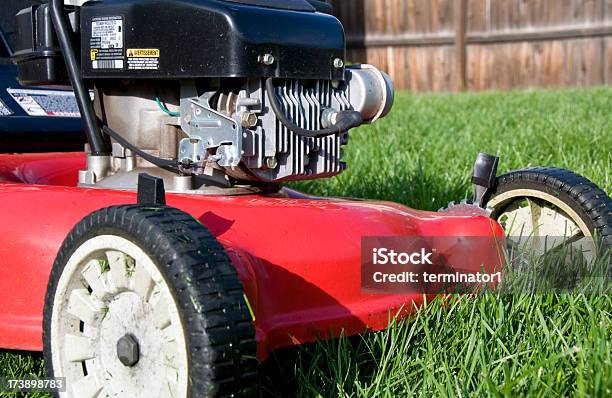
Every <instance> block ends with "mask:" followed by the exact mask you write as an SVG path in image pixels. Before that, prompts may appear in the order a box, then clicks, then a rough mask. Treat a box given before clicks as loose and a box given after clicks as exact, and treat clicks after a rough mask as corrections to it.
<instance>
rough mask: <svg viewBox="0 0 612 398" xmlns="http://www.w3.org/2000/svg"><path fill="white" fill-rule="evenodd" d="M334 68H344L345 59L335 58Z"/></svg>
mask: <svg viewBox="0 0 612 398" xmlns="http://www.w3.org/2000/svg"><path fill="white" fill-rule="evenodd" d="M334 68H336V69H342V68H344V61H343V60H342V59H341V58H336V59H334Z"/></svg>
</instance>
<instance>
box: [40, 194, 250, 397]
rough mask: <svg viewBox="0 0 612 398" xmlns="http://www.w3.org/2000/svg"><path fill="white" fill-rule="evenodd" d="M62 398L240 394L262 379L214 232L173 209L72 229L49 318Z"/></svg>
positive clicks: (51, 359)
mask: <svg viewBox="0 0 612 398" xmlns="http://www.w3.org/2000/svg"><path fill="white" fill-rule="evenodd" d="M43 323H44V325H43V327H44V329H43V340H44V355H45V363H46V367H47V373H48V375H49V376H50V377H65V378H66V385H67V391H66V392H65V393H61V394H60V395H61V396H62V397H107V396H108V397H147V398H148V397H210V396H232V395H237V394H239V393H241V392H243V391H244V390H245V389H247V388H249V387H250V385H251V384H252V383H253V381H254V375H255V366H256V362H255V353H256V346H255V331H254V327H253V324H252V322H251V317H250V312H249V310H248V306H247V304H246V302H245V298H244V295H243V291H242V286H241V284H240V281H239V280H238V277H237V274H236V271H235V269H234V268H233V266H232V265H231V264H230V261H229V258H228V257H227V255H226V254H225V252H224V250H223V248H222V246H221V245H220V244H219V243H218V242H217V240H216V239H215V238H214V236H213V235H212V234H210V232H209V231H208V230H207V229H206V228H205V227H204V226H203V225H201V224H200V223H198V222H197V221H196V220H195V219H194V218H193V217H191V216H190V215H188V214H186V213H184V212H182V211H179V210H177V209H173V208H169V207H159V208H152V207H142V206H137V205H134V206H118V207H110V208H106V209H102V210H99V211H97V212H95V213H93V214H91V215H90V216H88V217H86V218H85V219H84V220H83V221H81V222H80V223H79V224H77V225H76V226H75V227H74V229H73V230H72V231H71V232H70V234H69V235H68V237H67V238H66V240H65V241H64V244H63V246H62V248H61V250H60V252H59V254H58V256H57V259H56V261H55V263H54V266H53V269H52V272H51V276H50V280H49V285H48V289H47V295H46V299H45V310H44V322H43Z"/></svg>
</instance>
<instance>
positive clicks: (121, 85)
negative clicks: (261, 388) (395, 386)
mask: <svg viewBox="0 0 612 398" xmlns="http://www.w3.org/2000/svg"><path fill="white" fill-rule="evenodd" d="M17 24H18V32H19V39H18V44H17V45H16V48H15V49H14V54H13V60H14V61H15V63H16V64H17V67H18V73H19V79H20V81H21V82H22V83H23V84H28V85H41V86H58V85H71V86H72V88H73V89H74V93H75V97H76V100H77V103H78V106H79V110H80V114H81V116H82V121H83V125H84V129H85V133H86V136H87V145H86V147H85V151H84V152H82V153H46V154H11V155H0V212H1V213H0V214H2V223H0V236H2V239H3V244H2V245H0V258H1V259H2V260H1V265H0V347H3V348H6V349H19V350H32V351H39V350H42V351H43V352H44V357H45V366H46V367H47V373H48V375H49V376H50V377H62V378H65V380H66V385H67V390H66V391H65V392H60V393H59V395H60V396H66V397H106V396H109V397H147V396H153V397H209V396H237V395H240V394H248V391H252V390H250V389H252V388H253V386H254V384H255V383H256V371H257V363H258V361H263V360H265V359H266V358H267V357H268V355H269V354H270V353H271V352H273V351H274V350H277V349H279V348H282V347H288V346H293V345H300V344H305V343H311V342H314V341H316V340H317V339H328V338H334V337H337V336H339V335H341V334H343V335H345V336H351V335H357V334H361V333H364V332H366V331H377V330H382V329H385V328H386V327H387V326H388V325H389V321H390V320H391V319H393V318H395V317H398V318H401V317H405V316H407V315H409V314H410V312H411V311H412V310H413V309H414V306H415V305H419V304H421V303H422V302H423V300H425V297H426V296H424V295H423V294H420V293H416V292H415V293H395V292H389V293H387V294H384V293H383V294H380V293H378V294H375V293H372V292H368V291H367V290H364V289H362V284H361V279H360V278H361V275H360V269H361V268H360V267H361V259H362V247H361V243H362V238H363V237H398V236H399V237H402V236H407V237H446V238H456V240H457V243H456V244H454V245H450V246H448V245H447V246H443V247H442V246H440V247H434V248H433V249H436V250H437V251H438V254H439V255H440V256H443V257H446V258H453V259H458V260H459V261H460V260H461V258H464V257H468V256H469V257H470V258H472V259H475V260H474V264H473V265H472V266H474V267H479V266H480V265H479V264H483V263H488V264H491V265H492V266H494V267H495V266H498V265H501V262H502V260H503V259H502V258H501V255H500V248H499V247H498V246H492V245H490V244H488V243H486V242H490V241H499V240H503V239H504V235H505V234H506V232H508V230H509V229H511V228H512V227H511V226H509V225H507V222H506V221H507V219H508V217H509V216H512V217H513V218H518V219H519V220H520V222H521V223H522V226H523V227H522V229H526V228H531V233H533V234H540V233H560V231H556V230H554V228H562V229H563V228H565V229H567V228H568V226H569V227H571V228H573V229H572V232H573V234H574V235H576V236H592V235H594V234H599V235H601V236H603V237H605V239H607V242H609V239H610V236H611V234H612V229H611V223H612V219H611V216H610V211H611V210H612V205H611V202H610V199H609V198H608V197H607V196H606V194H605V193H604V192H603V191H602V190H601V189H599V188H597V187H596V186H595V185H594V184H592V183H591V182H589V181H588V180H586V179H584V178H582V177H580V176H578V175H576V174H573V173H571V172H568V171H563V170H560V169H550V168H536V169H528V170H523V171H518V172H513V173H510V174H507V175H505V176H502V177H499V178H496V171H497V165H498V159H497V158H496V157H493V156H488V155H484V154H483V155H479V157H478V160H477V162H476V164H475V166H474V173H473V174H474V175H473V178H472V179H473V182H474V186H475V195H474V198H472V200H471V201H470V202H469V203H468V202H466V203H462V204H458V205H452V206H449V207H448V208H447V209H445V210H444V211H442V212H427V211H418V210H412V209H409V208H406V207H404V206H402V205H399V204H395V203H387V202H375V201H365V200H354V199H344V198H321V197H311V196H308V195H306V194H302V193H299V192H296V191H294V190H291V189H288V188H286V187H283V184H285V183H287V182H292V181H299V180H308V179H317V178H328V177H333V176H336V175H338V174H340V173H342V172H344V171H345V169H346V168H347V165H346V164H345V163H344V162H343V161H342V159H343V158H342V149H343V147H344V146H345V145H347V144H348V142H349V131H350V130H351V129H353V128H355V127H358V126H360V125H363V124H367V123H374V122H376V121H377V120H378V119H380V118H383V117H385V116H386V115H387V114H388V113H389V111H390V110H391V108H392V104H393V95H394V90H393V85H392V83H391V80H390V79H389V77H388V76H387V75H386V74H385V73H383V72H381V71H380V70H378V69H377V68H375V67H373V66H370V65H348V62H347V59H346V55H345V36H344V31H343V27H342V25H341V23H340V22H339V21H338V20H337V19H336V18H335V17H333V16H332V15H331V8H330V6H329V5H328V4H327V3H326V2H323V1H315V0H282V1H281V0H267V1H264V0H226V1H221V0H147V1H145V0H104V1H79V0H66V1H64V0H51V1H49V2H47V3H42V4H39V5H36V6H33V7H29V8H26V9H24V10H22V11H20V12H19V13H18V14H17ZM90 90H91V91H92V92H93V101H92V99H91V94H90ZM359 133H365V132H363V131H361V132H359ZM389 150H394V149H393V148H389ZM399 150H401V148H399ZM381 161H384V159H381ZM372 172H376V171H375V170H374V171H372ZM525 200H526V201H527V203H528V205H527V206H524V205H523V203H524V201H525ZM491 211H492V212H491ZM513 225H514V224H513ZM504 227H505V228H506V230H504ZM464 237H482V238H485V239H484V240H483V241H482V242H483V243H482V245H481V246H479V247H474V246H473V245H472V246H470V247H467V246H464V245H461V240H462V239H463V238H464ZM468 266H469V265H468Z"/></svg>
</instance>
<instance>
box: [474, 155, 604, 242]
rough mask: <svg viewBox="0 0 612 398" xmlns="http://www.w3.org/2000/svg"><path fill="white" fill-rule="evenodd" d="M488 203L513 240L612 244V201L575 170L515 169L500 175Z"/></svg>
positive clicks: (490, 193)
mask: <svg viewBox="0 0 612 398" xmlns="http://www.w3.org/2000/svg"><path fill="white" fill-rule="evenodd" d="M485 203H486V206H487V207H489V208H491V209H492V214H491V217H492V218H494V219H495V220H497V221H498V222H499V223H500V225H501V226H502V227H503V228H504V229H505V231H506V233H507V235H508V237H509V239H510V240H517V239H522V238H529V239H534V240H537V239H539V238H541V237H550V238H558V239H557V242H561V241H563V242H564V243H567V242H570V243H571V244H572V245H580V244H581V242H587V241H589V242H592V241H593V238H596V239H597V240H598V241H599V242H600V245H601V249H603V250H608V249H609V248H611V247H612V200H611V199H610V197H609V196H608V195H607V194H606V193H605V192H604V191H603V190H602V189H601V188H599V187H598V186H597V185H595V184H594V183H592V182H591V181H589V180H588V179H586V178H584V177H582V176H580V175H578V174H576V173H573V172H571V171H568V170H563V169H558V168H550V167H547V168H543V167H537V168H528V169H524V170H519V171H513V172H510V173H508V174H505V175H502V176H500V177H498V178H497V181H496V185H495V187H494V188H493V189H492V190H491V191H490V192H489V193H488V194H487V196H486V197H485ZM552 240H554V239H552Z"/></svg>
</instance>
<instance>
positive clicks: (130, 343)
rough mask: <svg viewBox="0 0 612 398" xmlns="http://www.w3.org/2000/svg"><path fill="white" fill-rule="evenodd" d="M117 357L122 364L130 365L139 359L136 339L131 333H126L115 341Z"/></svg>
mask: <svg viewBox="0 0 612 398" xmlns="http://www.w3.org/2000/svg"><path fill="white" fill-rule="evenodd" d="M117 357H119V361H121V363H122V364H123V365H124V366H127V367H131V366H134V365H136V363H138V360H139V359H140V348H139V347H138V341H137V340H136V338H135V337H134V336H132V335H131V334H126V335H125V336H123V337H122V338H120V339H119V341H117Z"/></svg>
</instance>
